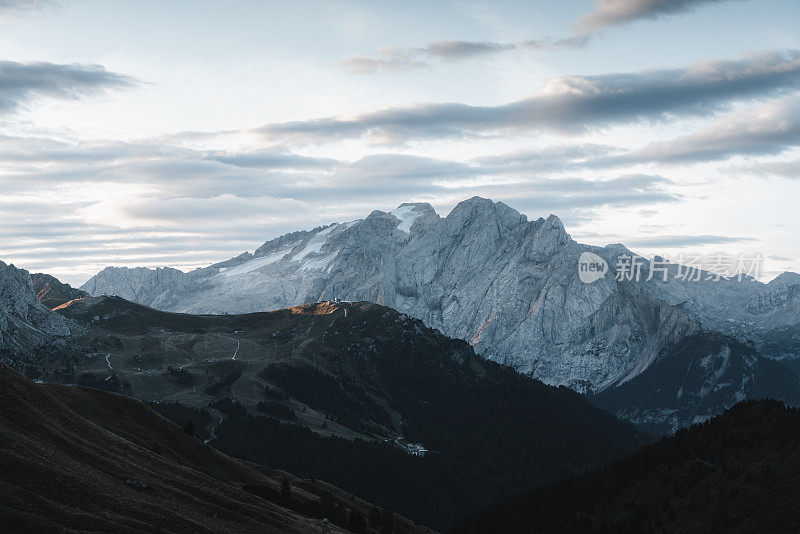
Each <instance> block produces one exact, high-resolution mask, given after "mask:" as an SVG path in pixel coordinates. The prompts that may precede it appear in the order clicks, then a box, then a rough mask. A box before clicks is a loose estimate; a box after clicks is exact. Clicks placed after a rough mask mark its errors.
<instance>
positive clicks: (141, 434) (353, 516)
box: [0, 366, 428, 533]
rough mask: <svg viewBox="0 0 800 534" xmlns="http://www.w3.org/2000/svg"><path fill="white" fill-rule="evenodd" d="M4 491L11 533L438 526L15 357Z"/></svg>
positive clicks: (3, 395)
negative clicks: (213, 442)
mask: <svg viewBox="0 0 800 534" xmlns="http://www.w3.org/2000/svg"><path fill="white" fill-rule="evenodd" d="M0 494H2V499H1V500H0V530H2V531H4V532H66V531H69V532H73V531H93V532H198V533H200V532H237V533H238V532H259V533H264V532H275V533H291V532H296V533H308V532H323V530H322V517H323V516H325V517H336V518H338V519H340V520H341V522H342V523H343V525H344V526H346V527H350V528H351V530H352V531H354V532H377V531H379V529H381V528H382V523H383V522H386V523H387V524H391V525H393V527H394V528H395V532H408V533H414V532H427V531H428V530H427V529H425V528H424V527H419V526H414V525H413V524H411V523H410V522H409V521H407V520H405V519H404V518H402V517H399V516H396V515H393V514H392V515H389V514H388V513H384V514H381V513H376V511H377V510H373V507H371V506H370V505H368V504H367V503H365V502H364V501H361V500H360V499H357V498H355V497H353V496H351V495H349V494H347V493H344V492H342V491H340V490H338V489H336V488H334V487H332V486H330V485H328V484H326V483H323V482H319V481H310V480H300V479H297V478H295V477H293V476H291V475H289V474H287V473H284V472H280V471H275V470H270V469H266V468H263V467H259V466H257V465H255V464H251V463H248V462H245V461H241V460H236V459H233V458H230V457H228V456H225V455H224V454H222V453H220V452H218V451H217V450H215V449H213V448H211V447H209V446H207V445H205V444H204V443H203V442H202V441H201V440H200V439H198V438H196V437H194V436H191V435H189V434H188V433H186V432H185V431H184V430H182V429H181V428H180V427H178V426H176V425H174V424H173V423H171V422H169V421H167V420H166V419H164V418H162V417H161V416H159V415H158V414H156V413H155V412H153V411H152V410H150V409H149V408H147V407H146V406H144V405H143V404H141V403H139V402H137V401H134V400H132V399H128V398H125V397H122V396H119V395H115V394H111V393H107V392H103V391H99V390H95V389H89V388H76V387H69V386H62V385H55V384H46V385H44V384H34V383H33V382H31V381H30V380H28V379H26V378H24V377H23V376H21V375H19V374H17V373H16V372H14V371H12V370H10V369H9V368H7V367H4V366H0ZM371 512H372V513H371ZM370 515H372V516H377V524H375V525H374V527H375V528H372V527H369V526H367V520H366V518H368V517H369V516H370ZM373 521H374V522H375V519H373ZM330 528H331V530H330V531H331V532H345V530H344V529H341V528H339V527H337V526H335V525H333V526H331V527H330Z"/></svg>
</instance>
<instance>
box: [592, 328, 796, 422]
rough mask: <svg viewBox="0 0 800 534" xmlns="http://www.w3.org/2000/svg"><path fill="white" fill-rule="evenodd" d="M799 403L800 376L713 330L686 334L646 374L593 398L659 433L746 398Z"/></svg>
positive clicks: (613, 410) (598, 402)
mask: <svg viewBox="0 0 800 534" xmlns="http://www.w3.org/2000/svg"><path fill="white" fill-rule="evenodd" d="M761 398H774V399H778V400H781V401H783V402H786V403H788V404H790V405H794V406H796V405H798V404H800V380H798V377H797V375H795V374H794V373H793V372H792V371H791V370H790V369H788V368H787V367H786V366H784V365H783V364H781V363H780V362H777V361H774V360H771V359H769V358H765V357H764V356H762V355H761V354H760V353H759V352H758V350H756V348H755V347H754V346H752V345H751V344H745V343H741V342H739V341H737V340H736V339H734V338H732V337H731V336H727V335H724V334H720V333H719V332H713V331H700V332H697V333H695V334H693V335H691V336H688V337H686V338H685V339H683V340H682V341H681V342H680V343H678V344H677V345H676V346H675V347H673V348H672V349H671V350H670V351H669V352H667V353H666V354H665V355H663V356H661V357H660V358H659V359H658V360H656V361H655V362H654V363H653V364H652V365H651V366H650V367H648V368H647V369H646V370H645V371H644V372H643V373H641V374H640V375H637V376H636V377H634V378H632V379H631V380H628V381H627V382H624V383H622V384H619V385H617V386H615V387H610V388H608V389H606V390H604V391H601V392H600V393H598V394H596V395H593V396H591V397H590V399H591V400H592V402H594V403H595V404H597V405H598V406H600V407H601V408H603V409H605V410H608V411H609V412H611V413H614V414H616V415H617V416H618V417H621V418H623V419H626V420H629V421H633V422H635V423H637V424H638V425H640V426H641V427H642V428H644V429H645V430H646V431H648V432H651V433H652V434H654V435H658V434H663V433H669V432H674V431H675V430H677V429H678V428H679V427H682V426H689V425H691V424H692V423H697V422H701V421H704V420H706V419H709V418H710V417H713V416H714V415H717V414H719V413H721V412H722V411H723V410H725V409H726V408H728V407H730V406H732V405H733V404H735V403H736V402H739V401H742V400H745V399H761Z"/></svg>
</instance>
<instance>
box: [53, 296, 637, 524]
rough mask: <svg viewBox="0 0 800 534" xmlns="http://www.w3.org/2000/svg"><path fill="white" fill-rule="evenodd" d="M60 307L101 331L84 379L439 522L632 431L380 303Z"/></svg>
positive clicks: (589, 457)
mask: <svg viewBox="0 0 800 534" xmlns="http://www.w3.org/2000/svg"><path fill="white" fill-rule="evenodd" d="M59 313H62V314H64V315H65V316H67V317H69V318H70V319H72V320H75V321H78V322H81V323H82V324H84V325H86V328H87V329H88V330H87V331H88V332H89V334H87V336H89V337H92V336H93V337H92V339H94V340H96V341H97V354H96V356H93V359H89V360H87V361H86V363H85V364H84V367H83V368H82V369H83V370H82V371H81V370H80V369H79V373H78V376H77V379H78V380H84V381H86V380H89V379H90V378H91V379H92V380H93V382H92V384H94V385H96V386H98V385H99V386H107V387H109V388H112V389H113V388H114V387H119V391H122V392H124V393H125V394H127V395H131V396H135V397H138V398H140V399H144V400H148V401H152V402H158V404H154V405H153V406H154V407H155V408H156V409H157V410H158V411H159V412H160V413H162V414H164V415H165V416H166V417H170V418H172V419H173V420H174V421H175V422H176V423H178V424H179V425H181V426H184V425H186V424H187V423H189V421H190V420H191V421H192V427H193V429H194V431H195V433H197V434H199V435H201V436H203V437H204V438H205V439H209V440H210V443H211V444H212V445H214V446H216V447H218V448H220V449H221V450H223V451H225V452H227V453H230V454H233V455H237V456H243V457H244V458H246V459H248V460H253V461H256V462H259V463H261V464H263V465H266V466H268V467H274V468H280V469H288V470H294V471H296V472H297V473H298V474H300V475H301V476H309V477H310V476H315V477H318V478H321V479H324V480H328V481H330V482H331V483H334V484H337V485H340V486H341V487H343V488H346V489H347V490H349V491H352V492H353V493H355V494H357V495H359V496H360V497H362V498H365V499H367V500H371V501H374V502H375V503H376V504H378V505H379V506H386V507H389V508H391V509H393V510H395V511H397V512H399V513H401V514H404V515H406V516H409V517H414V518H418V519H420V520H421V522H422V523H423V524H427V525H430V526H433V527H444V526H446V525H447V524H448V523H450V522H451V521H453V520H455V519H456V518H457V517H459V516H461V515H463V514H465V513H468V512H470V511H471V510H473V509H474V508H475V507H477V506H482V505H485V504H488V503H489V502H491V501H492V500H494V499H498V498H501V497H504V496H509V495H513V494H514V493H516V492H519V491H522V490H524V489H526V488H529V487H531V486H534V485H537V484H541V483H544V482H549V481H554V480H557V479H559V478H562V477H565V476H569V475H572V474H574V473H577V472H581V471H584V470H586V469H591V468H593V467H597V466H599V465H602V464H604V463H606V462H608V461H610V460H612V459H614V458H617V457H619V456H621V455H623V454H625V453H628V452H630V451H632V450H633V449H634V448H636V447H637V446H639V445H640V444H641V442H642V440H641V438H640V436H639V434H638V432H637V430H636V429H635V428H634V427H633V426H632V425H630V424H628V423H623V422H621V421H619V420H618V419H616V418H615V417H613V416H611V415H609V414H607V413H606V412H604V411H602V410H600V409H599V408H597V407H595V406H593V405H592V404H591V403H589V402H588V401H587V400H586V399H585V398H584V397H583V396H581V395H579V394H577V393H575V392H574V391H571V390H569V389H567V388H555V387H551V386H546V385H544V384H543V383H541V382H539V381H537V380H533V379H530V378H527V377H524V376H522V375H520V374H518V373H517V372H515V371H514V370H513V369H511V368H509V367H505V366H502V365H499V364H496V363H493V362H489V361H486V360H483V359H482V358H480V357H478V356H477V355H476V354H475V353H474V351H473V350H472V347H470V346H469V344H467V343H466V342H464V341H462V340H454V339H450V338H448V337H446V336H444V335H442V334H441V333H440V332H438V331H436V330H433V329H430V328H427V327H425V326H424V325H423V324H422V323H421V321H419V320H416V319H412V318H410V317H408V316H406V315H403V314H400V313H397V312H396V311H394V310H392V309H390V308H386V307H383V306H379V305H375V304H369V303H320V304H314V305H309V306H302V307H297V308H292V309H290V310H280V311H276V312H269V313H258V314H249V315H241V316H224V315H222V316H192V315H185V314H171V313H165V312H159V311H156V310H151V309H149V308H146V307H144V306H139V305H136V304H132V303H129V302H127V301H124V300H122V299H119V298H114V297H108V298H99V299H96V298H89V299H85V300H83V301H78V302H75V303H73V304H71V305H69V306H67V307H64V308H62V309H60V310H59ZM176 401H177V402H179V403H180V406H178V405H177V404H176ZM278 421H282V422H283V423H284V424H280V423H278ZM289 423H290V424H289ZM415 447H416V448H418V449H427V454H425V453H424V452H420V453H418V455H414V454H413V453H414V452H415V450H416V449H415ZM367 460H368V461H367ZM476 488H480V489H479V490H476Z"/></svg>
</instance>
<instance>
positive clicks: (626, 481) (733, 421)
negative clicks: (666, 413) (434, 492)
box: [450, 400, 800, 534]
mask: <svg viewBox="0 0 800 534" xmlns="http://www.w3.org/2000/svg"><path fill="white" fill-rule="evenodd" d="M798 451H800V411H798V410H797V409H795V408H787V407H786V406H785V405H784V404H783V403H780V402H777V401H771V400H770V401H745V402H742V403H739V404H737V405H735V406H733V407H732V408H731V409H729V410H728V411H726V412H725V413H724V414H723V415H721V416H717V417H714V418H713V419H711V420H709V421H707V422H705V423H702V424H698V425H695V426H692V427H691V428H688V429H681V430H678V432H677V433H676V434H675V435H674V436H672V437H669V438H664V439H662V440H661V441H659V442H657V443H654V444H651V445H649V446H647V447H644V448H643V449H641V450H639V451H637V452H636V453H634V454H633V455H631V456H629V457H626V458H623V459H620V460H617V461H615V462H613V463H611V464H610V465H608V466H606V467H603V468H601V469H599V470H596V471H592V472H589V473H586V474H583V475H580V476H576V477H573V478H570V479H567V480H564V481H561V482H557V483H555V484H551V485H546V486H542V487H540V488H538V489H535V490H533V491H530V492H528V493H525V494H522V495H519V496H517V497H513V498H511V499H507V500H504V501H500V502H498V503H496V504H494V505H492V506H490V507H488V508H486V509H484V510H482V511H480V512H478V513H476V514H474V515H471V516H469V517H468V518H465V519H463V520H462V521H460V522H458V523H457V524H456V525H454V526H453V527H452V528H451V529H450V532H452V533H454V534H455V533H458V534H470V533H475V534H478V533H481V534H484V533H486V534H491V533H498V534H499V533H503V534H513V533H528V532H542V533H548V532H551V533H562V532H563V533H566V532H587V533H591V532H598V533H599V532H614V533H617V532H726V533H728V532H798V530H800V500H798V497H800V486H798V480H800V454H798Z"/></svg>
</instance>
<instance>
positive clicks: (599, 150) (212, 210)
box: [0, 0, 800, 284]
mask: <svg viewBox="0 0 800 534" xmlns="http://www.w3.org/2000/svg"><path fill="white" fill-rule="evenodd" d="M54 5H56V4H55V3H41V2H25V1H22V0H20V1H17V2H9V1H3V0H0V49H1V50H4V52H3V53H4V54H7V55H6V56H4V57H0V260H3V261H6V262H14V263H16V264H19V265H20V266H22V267H26V268H29V269H31V270H33V271H45V272H50V273H51V274H55V275H57V276H59V277H61V278H63V279H65V280H66V281H68V282H71V283H73V284H80V283H82V282H83V281H85V280H86V279H87V278H88V277H89V276H91V275H92V274H94V273H95V272H96V271H98V270H100V269H102V268H103V267H105V266H107V265H128V266H139V265H144V266H160V265H169V266H172V267H177V268H182V269H191V268H194V267H197V266H204V265H208V264H210V263H212V262H215V261H220V260H224V259H228V258H230V257H232V256H236V255H238V254H240V253H241V252H243V251H245V250H250V251H252V250H253V249H254V248H256V247H257V246H259V245H260V244H261V243H263V242H264V241H266V240H267V239H270V238H273V237H276V236H278V235H280V234H282V233H285V232H290V231H295V230H299V229H307V228H313V227H315V226H318V225H320V224H328V223H330V222H334V221H338V222H344V221H348V220H353V219H356V218H362V217H365V216H367V215H368V214H369V213H370V212H371V211H373V210H374V209H382V210H391V209H393V208H395V207H396V206H397V205H399V204H400V203H402V202H410V201H424V202H430V203H431V204H432V205H433V206H434V207H435V208H436V209H437V210H438V211H439V213H440V214H442V215H446V214H447V213H448V211H449V210H450V209H451V208H452V207H453V206H454V205H455V204H456V203H457V202H459V201H461V200H464V199H466V198H469V197H472V196H474V195H479V196H484V197H489V198H492V199H494V200H497V201H503V202H505V203H506V204H508V205H510V206H512V207H514V208H516V209H518V210H520V211H521V212H523V213H525V214H526V215H527V216H528V217H529V218H537V217H546V216H547V215H549V214H550V213H555V214H557V215H558V216H560V217H561V218H562V219H563V220H564V222H565V225H566V227H567V230H568V231H569V232H571V233H572V234H573V235H575V237H576V238H577V239H579V240H582V241H585V242H590V243H592V244H597V245H605V244H607V243H614V242H623V243H625V244H627V245H628V246H630V247H631V248H633V249H634V250H636V251H637V252H640V253H642V254H645V255H647V254H655V253H659V254H664V255H666V256H667V257H672V258H675V257H677V256H678V255H680V254H683V253H687V252H694V253H703V254H712V253H717V252H727V253H730V254H738V253H740V252H744V253H761V254H762V255H763V256H764V257H767V258H769V264H768V265H767V266H766V271H767V278H769V277H771V276H774V275H775V274H777V273H778V272H780V271H782V270H800V243H798V241H797V239H796V235H797V229H798V224H800V220H799V217H798V212H797V209H796V200H795V199H796V198H798V197H800V180H798V177H800V163H798V162H800V36H798V35H797V32H796V28H797V27H798V25H800V6H797V5H796V3H795V4H793V3H791V2H787V1H784V0H769V1H766V2H764V3H759V2H752V1H746V0H739V1H730V2H723V1H720V0H717V1H713V0H694V1H689V0H681V1H671V2H667V1H661V0H635V1H626V2H622V1H621V0H598V1H597V2H595V3H594V4H592V6H591V8H592V11H591V12H588V13H587V12H582V11H581V6H578V5H577V3H576V4H572V3H564V5H558V6H554V5H548V6H544V7H543V5H531V6H530V7H528V6H521V5H517V4H514V5H511V4H509V5H495V4H492V5H486V4H470V3H461V4H459V5H458V6H457V7H454V6H444V5H441V6H440V5H436V6H428V7H426V8H424V9H423V8H421V7H419V6H410V7H408V8H406V9H404V10H398V9H395V8H389V7H387V6H385V5H382V4H380V3H364V4H353V5H352V6H350V9H349V10H348V9H344V8H339V9H336V10H332V11H331V10H330V9H329V7H327V6H326V4H325V3H319V4H315V5H314V6H313V7H309V5H305V6H303V7H300V6H289V5H288V4H280V3H275V4H271V3H265V4H263V5H261V4H259V5H253V6H251V8H250V9H248V10H244V11H239V10H238V9H237V8H236V7H235V6H232V7H231V8H230V9H228V10H226V11H225V12H224V13H221V12H220V11H219V10H218V9H211V8H212V7H213V6H210V5H206V4H204V3H190V2H186V3H182V0H179V1H178V2H177V4H175V5H174V6H173V8H172V9H174V12H173V10H172V9H167V8H165V7H164V6H163V4H159V3H157V2H151V1H150V0H144V1H143V2H141V3H136V5H135V6H134V5H133V4H131V5H130V6H129V5H127V4H126V5H122V4H120V5H113V6H106V7H101V8H100V11H99V12H98V11H97V10H96V6H97V5H95V4H92V5H89V4H87V3H81V2H76V3H70V4H66V3H64V4H62V5H61V6H60V8H59V9H58V10H52V9H42V8H43V7H46V8H49V7H52V6H54ZM92 6H95V10H94V11H93V10H92ZM585 7H586V6H585V5H584V6H583V8H585ZM525 9H528V10H527V11H526V10H525ZM722 9H724V10H725V12H724V13H725V17H719V15H720V13H722ZM106 10H107V11H106ZM188 12H191V13H192V17H191V20H190V21H187V20H186V17H185V14H186V13H188ZM65 15H66V16H65ZM543 17H544V18H543ZM540 19H541V20H540ZM712 19H713V20H714V21H715V22H714V24H713V25H709V23H708V20H712ZM153 20H159V21H160V25H159V26H154V25H153ZM648 20H649V21H651V22H650V23H649V25H648V24H646V23H645V22H644V21H648ZM640 21H641V23H639V22H640ZM161 25H163V28H165V30H164V31H163V32H162V31H161V30H159V28H160V27H161ZM645 25H647V28H646V30H645V29H642V27H643V26H645ZM542 28H547V29H548V31H547V32H546V33H544V32H542V31H541V30H542ZM612 28H613V31H612ZM78 35H79V36H80V37H81V38H80V39H77V38H76V36H78ZM108 35H114V36H115V37H114V40H113V41H110V40H109V39H108ZM143 36H146V37H147V39H143ZM732 36H735V38H734V37H732ZM386 43H405V44H404V45H403V46H392V47H387V46H385V45H386ZM414 43H420V44H418V45H415V44H414ZM364 50H366V51H370V50H374V51H375V52H374V53H372V54H369V55H366V56H362V55H359V51H364ZM542 52H546V53H542ZM342 58H344V59H342ZM352 73H359V74H379V73H382V74H381V75H380V76H352Z"/></svg>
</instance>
